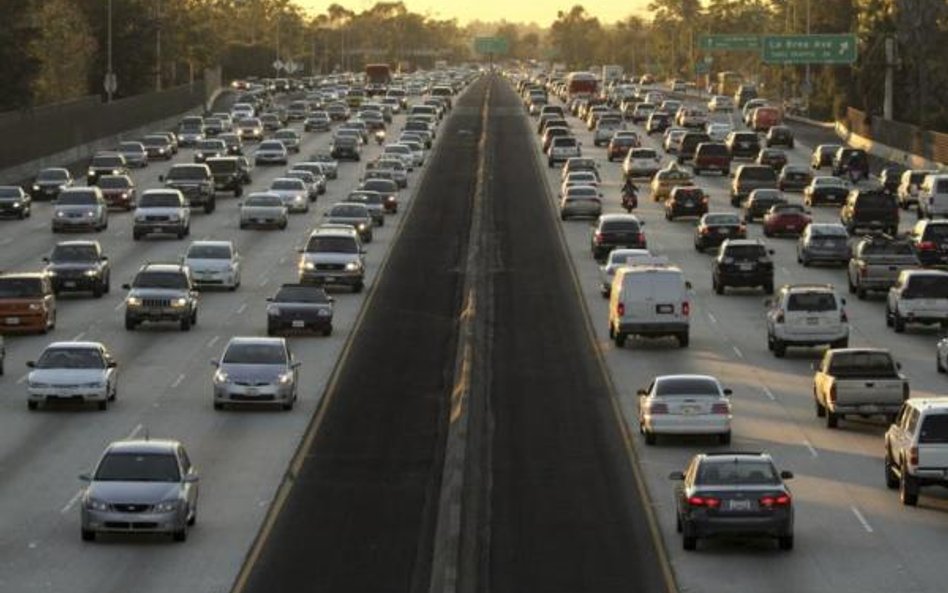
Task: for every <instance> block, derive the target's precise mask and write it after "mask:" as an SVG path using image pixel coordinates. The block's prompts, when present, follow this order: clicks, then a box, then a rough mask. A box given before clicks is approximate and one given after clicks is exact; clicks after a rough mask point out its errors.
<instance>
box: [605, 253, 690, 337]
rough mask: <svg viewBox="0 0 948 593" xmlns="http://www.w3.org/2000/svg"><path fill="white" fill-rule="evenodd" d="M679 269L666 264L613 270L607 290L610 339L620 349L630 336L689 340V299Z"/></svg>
mask: <svg viewBox="0 0 948 593" xmlns="http://www.w3.org/2000/svg"><path fill="white" fill-rule="evenodd" d="M690 289H691V283H690V282H687V281H685V278H684V274H683V273H682V271H681V269H680V268H677V267H675V266H669V265H666V264H659V265H636V266H628V267H622V268H619V269H618V270H616V272H615V277H614V278H613V280H612V288H611V289H610V291H609V339H611V340H613V343H614V344H615V347H616V348H622V347H623V346H624V345H625V342H626V339H627V338H628V337H629V336H633V335H635V336H641V337H644V338H660V337H666V336H671V337H674V338H675V340H676V341H677V342H678V346H679V347H681V348H687V347H688V344H689V343H690V329H691V300H690V296H689V294H688V290H690Z"/></svg>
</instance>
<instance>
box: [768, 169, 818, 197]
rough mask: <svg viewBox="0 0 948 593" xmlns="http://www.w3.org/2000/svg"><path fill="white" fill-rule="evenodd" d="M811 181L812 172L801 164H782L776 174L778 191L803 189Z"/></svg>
mask: <svg viewBox="0 0 948 593" xmlns="http://www.w3.org/2000/svg"><path fill="white" fill-rule="evenodd" d="M812 181H813V174H812V173H811V172H810V169H809V168H808V167H805V166H802V165H784V166H783V168H781V169H780V174H779V175H778V176H777V188H778V189H779V190H780V191H783V192H787V191H805V190H806V188H807V186H808V185H810V183H812Z"/></svg>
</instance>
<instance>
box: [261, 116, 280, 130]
mask: <svg viewBox="0 0 948 593" xmlns="http://www.w3.org/2000/svg"><path fill="white" fill-rule="evenodd" d="M259 119H260V122H261V123H262V124H263V131H264V132H275V131H277V130H279V129H280V128H282V127H283V126H284V125H286V123H285V122H284V121H283V119H281V118H280V115H279V114H278V113H261V114H260V118H259Z"/></svg>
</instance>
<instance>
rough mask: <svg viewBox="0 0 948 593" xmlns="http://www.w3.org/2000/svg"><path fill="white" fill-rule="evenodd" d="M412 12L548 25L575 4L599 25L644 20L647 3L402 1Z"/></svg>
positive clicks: (368, 2)
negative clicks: (631, 16) (631, 18)
mask: <svg viewBox="0 0 948 593" xmlns="http://www.w3.org/2000/svg"><path fill="white" fill-rule="evenodd" d="M297 3H298V4H299V5H300V6H302V7H304V8H306V9H308V10H313V11H315V12H322V11H325V10H326V8H327V7H328V6H329V5H330V4H332V2H324V1H322V0H297ZM404 3H405V6H407V7H408V10H410V11H411V12H418V13H421V14H430V15H431V16H432V17H434V18H441V19H450V18H457V19H458V21H459V22H460V23H462V24H463V23H466V22H467V21H471V20H481V21H488V22H489V21H499V20H501V19H506V20H507V21H510V22H530V21H533V22H536V23H537V24H539V25H543V26H546V25H549V24H550V23H551V22H553V21H554V20H556V12H557V11H558V10H569V9H570V8H572V6H573V5H574V4H581V5H582V6H583V7H584V8H585V9H586V12H588V13H589V14H591V15H592V16H595V17H596V18H598V19H599V21H600V22H602V23H613V22H615V21H618V20H622V19H623V18H625V17H626V16H628V15H629V14H633V13H634V14H638V15H641V16H647V14H646V13H647V9H646V7H647V6H648V4H649V0H584V1H578V0H567V1H563V2H560V1H557V2H543V1H540V0H519V1H518V0H514V1H513V2H510V1H509V0H474V1H471V0H468V1H458V0H441V1H440V2H439V1H437V0H404ZM338 4H341V5H342V6H345V7H346V8H348V9H349V10H352V11H355V12H361V11H363V10H366V9H368V8H371V7H372V6H374V5H375V0H342V1H339V2H338Z"/></svg>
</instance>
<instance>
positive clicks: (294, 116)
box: [286, 100, 310, 121]
mask: <svg viewBox="0 0 948 593" xmlns="http://www.w3.org/2000/svg"><path fill="white" fill-rule="evenodd" d="M309 110H310V105H309V101H306V100H296V101H293V102H292V103H290V105H289V107H287V109H286V119H287V120H288V121H303V120H304V119H306V114H307V113H309Z"/></svg>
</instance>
